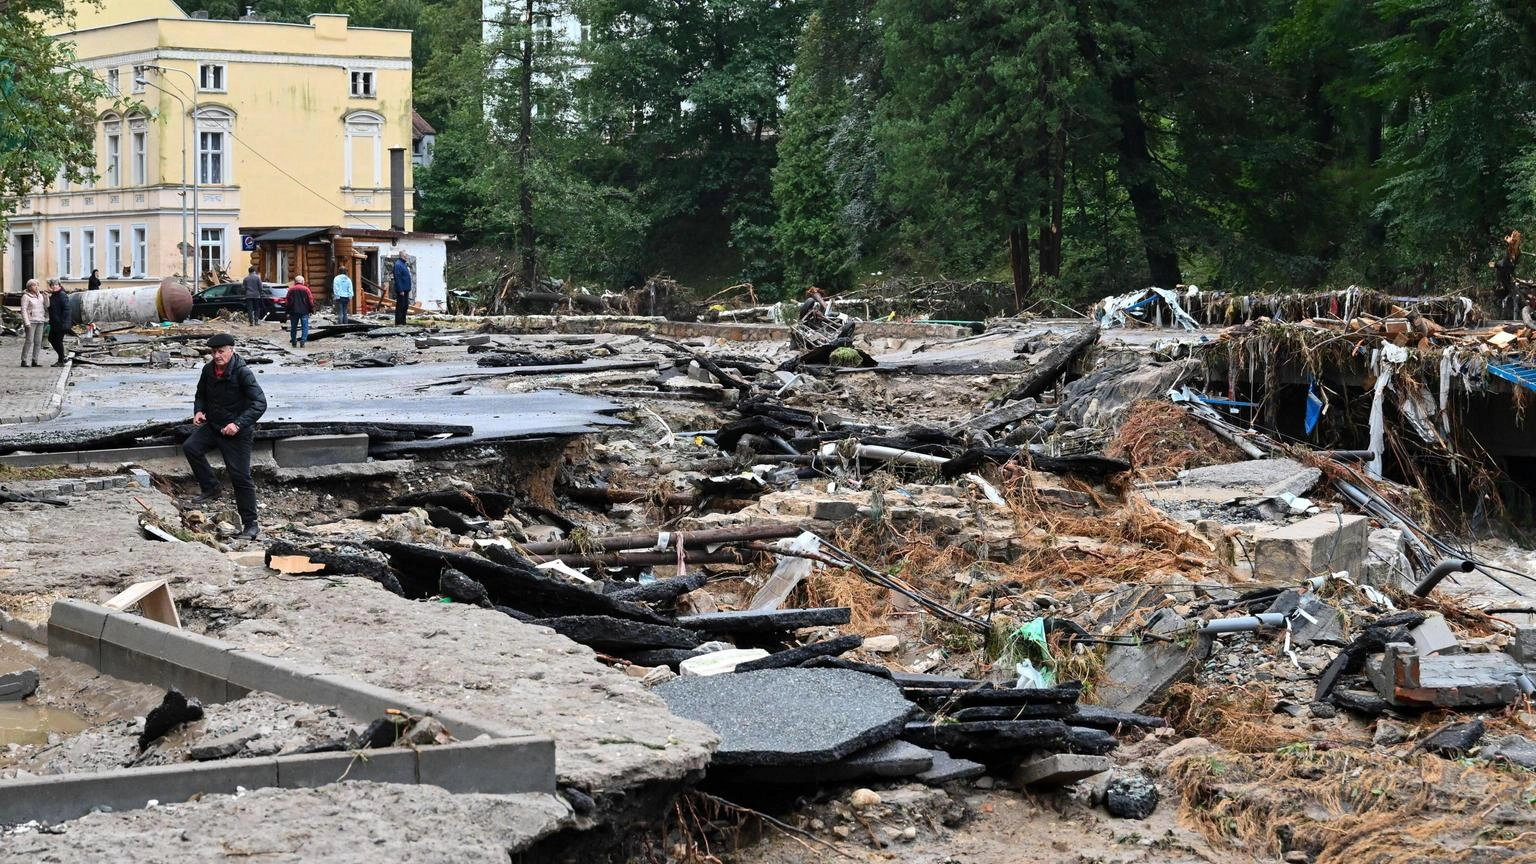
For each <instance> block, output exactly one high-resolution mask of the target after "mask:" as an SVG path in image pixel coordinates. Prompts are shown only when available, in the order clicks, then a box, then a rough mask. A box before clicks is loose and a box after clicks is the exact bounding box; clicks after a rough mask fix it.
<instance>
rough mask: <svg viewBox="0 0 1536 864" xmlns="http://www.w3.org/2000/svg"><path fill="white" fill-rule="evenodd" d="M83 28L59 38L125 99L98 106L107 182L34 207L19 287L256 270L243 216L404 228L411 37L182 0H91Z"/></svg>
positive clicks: (25, 212) (21, 250)
mask: <svg viewBox="0 0 1536 864" xmlns="http://www.w3.org/2000/svg"><path fill="white" fill-rule="evenodd" d="M73 26H74V28H75V29H73V30H70V31H68V32H63V33H60V34H58V36H59V38H61V39H67V40H69V41H71V42H73V43H74V44H75V51H76V55H77V57H78V58H79V60H80V62H81V64H82V65H83V66H85V67H86V68H89V69H91V70H93V71H94V72H95V73H96V74H97V75H98V76H100V77H101V79H102V80H103V81H105V82H106V84H107V86H108V87H109V89H112V90H114V92H115V93H116V94H117V96H116V97H115V98H112V99H106V100H103V101H102V102H101V104H100V105H99V106H98V107H99V110H100V114H99V119H98V122H97V124H96V133H95V134H96V140H95V151H96V154H97V159H96V174H97V177H96V179H95V181H94V182H90V183H86V184H72V183H68V182H66V181H63V180H62V179H61V180H60V181H58V182H56V183H55V184H54V185H53V186H52V187H51V188H49V189H44V190H39V191H38V192H37V193H36V194H34V195H32V196H30V197H28V198H26V199H24V200H22V201H21V202H20V207H19V208H18V211H17V213H16V215H15V216H14V218H12V220H11V222H10V224H9V226H8V228H7V231H6V236H5V243H4V257H3V262H0V278H3V284H4V289H5V290H6V291H7V292H16V291H20V290H21V289H22V286H23V284H24V282H25V279H26V278H28V277H35V278H39V279H47V278H50V277H55V276H57V277H59V278H61V279H63V280H64V281H65V284H66V285H67V286H68V287H70V288H78V287H83V285H84V283H85V281H86V279H87V278H88V277H89V276H90V274H91V271H92V270H93V269H94V270H99V271H100V278H101V279H102V282H103V283H104V284H105V285H107V286H108V287H111V286H114V285H132V284H142V283H144V282H149V281H158V280H159V279H161V278H163V277H166V276H175V275H181V274H188V273H190V274H195V275H196V276H201V275H202V274H204V273H207V272H209V271H217V272H227V273H228V274H229V275H231V276H233V277H235V278H239V276H241V275H243V274H244V272H245V268H246V266H247V264H248V263H249V247H250V239H249V238H242V236H241V233H240V226H241V225H338V226H345V227H349V228H363V229H379V230H387V229H389V228H390V189H389V184H390V176H389V151H390V150H391V149H392V148H404V149H405V150H406V151H407V152H409V151H411V150H412V149H413V140H412V139H413V134H412V128H413V124H412V115H413V112H412V110H411V34H410V33H409V32H406V31H397V30H378V29H367V28H357V27H350V26H348V19H347V16H345V15H312V16H310V18H309V22H308V23H307V24H281V23H273V22H262V21H213V20H208V19H203V18H191V17H188V16H187V15H186V14H184V13H183V12H182V10H181V9H180V8H179V7H178V6H177V5H176V4H175V3H174V2H172V0H111V2H108V3H104V4H102V5H101V6H99V7H92V6H82V7H81V8H80V10H79V16H78V18H77V19H76V21H75V22H74V25H73ZM411 161H412V160H410V159H407V160H406V176H405V186H406V189H405V194H406V201H407V202H409V201H411V200H412V199H413V197H414V196H413V194H412V193H413V191H414V190H413V188H412V187H413V185H414V184H413V180H412V176H411V168H412V165H411ZM413 216H414V214H413V213H412V212H410V211H409V210H408V211H407V212H406V214H405V219H406V224H405V226H404V227H405V229H406V230H407V231H409V230H411V228H412V223H413V221H414V219H413ZM243 247H244V248H243Z"/></svg>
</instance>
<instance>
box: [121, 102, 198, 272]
mask: <svg viewBox="0 0 1536 864" xmlns="http://www.w3.org/2000/svg"><path fill="white" fill-rule="evenodd" d="M133 83H134V84H139V85H147V86H149V87H153V88H155V89H156V90H159V91H160V92H161V93H164V94H165V95H167V96H169V97H171V98H172V99H175V100H176V104H178V105H180V106H181V113H182V115H183V116H186V115H187V103H186V100H184V99H182V98H181V97H180V96H177V95H176V94H175V93H172V92H171V91H169V90H167V89H165V88H164V87H161V86H160V85H159V84H156V83H154V82H152V81H146V80H144V79H143V78H135V79H134V81H133ZM192 122H193V121H192V118H191V117H187V123H188V125H191V123H192ZM188 137H189V136H187V135H186V134H183V135H182V136H181V277H182V278H183V279H185V278H187V255H188V253H189V252H190V251H191V249H192V246H191V244H189V243H188V242H187V239H188V238H187V138H188ZM194 284H196V283H194Z"/></svg>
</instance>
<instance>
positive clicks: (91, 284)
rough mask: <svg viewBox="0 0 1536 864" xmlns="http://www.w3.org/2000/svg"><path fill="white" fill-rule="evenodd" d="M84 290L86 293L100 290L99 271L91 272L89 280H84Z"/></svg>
mask: <svg viewBox="0 0 1536 864" xmlns="http://www.w3.org/2000/svg"><path fill="white" fill-rule="evenodd" d="M85 290H87V291H100V290H101V271H100V270H92V271H91V278H90V279H88V280H86V283H85Z"/></svg>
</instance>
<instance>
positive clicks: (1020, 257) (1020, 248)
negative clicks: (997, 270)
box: [1008, 225, 1030, 312]
mask: <svg viewBox="0 0 1536 864" xmlns="http://www.w3.org/2000/svg"><path fill="white" fill-rule="evenodd" d="M1008 266H1009V267H1010V268H1011V269H1012V271H1013V311H1015V312H1020V311H1023V309H1024V301H1025V299H1027V298H1028V297H1029V293H1030V284H1029V227H1028V226H1026V225H1015V226H1013V227H1012V228H1010V229H1008Z"/></svg>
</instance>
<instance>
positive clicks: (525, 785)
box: [416, 735, 555, 795]
mask: <svg viewBox="0 0 1536 864" xmlns="http://www.w3.org/2000/svg"><path fill="white" fill-rule="evenodd" d="M416 753H417V757H418V760H419V761H418V762H417V777H418V778H419V779H420V781H421V782H422V783H426V784H428V785H431V786H441V787H442V788H444V789H447V790H448V791H449V792H456V793H466V792H481V793H487V794H493V795H513V794H517V793H520V792H551V793H552V792H554V791H555V742H554V740H553V739H550V738H544V737H540V736H534V735H529V736H525V737H522V738H511V739H502V740H489V741H466V742H464V743H460V744H448V745H443V746H438V747H422V748H420V749H419V750H417V751H416Z"/></svg>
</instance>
